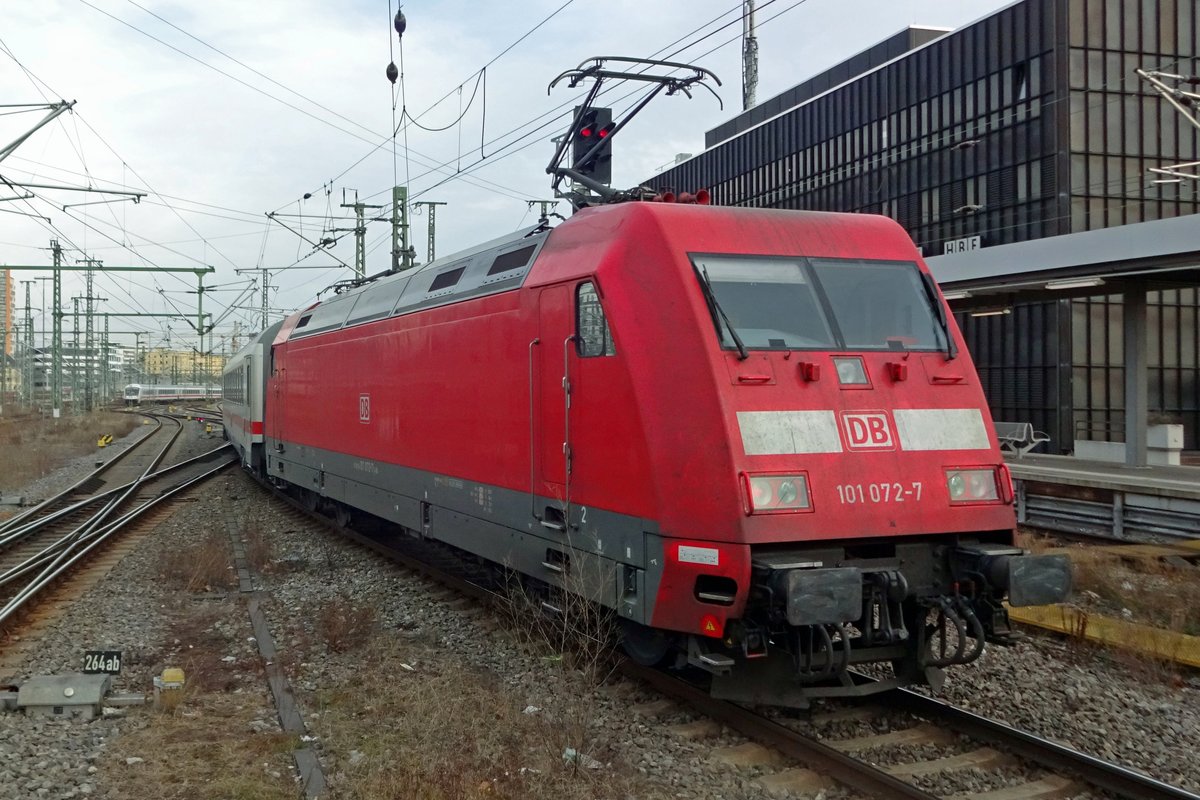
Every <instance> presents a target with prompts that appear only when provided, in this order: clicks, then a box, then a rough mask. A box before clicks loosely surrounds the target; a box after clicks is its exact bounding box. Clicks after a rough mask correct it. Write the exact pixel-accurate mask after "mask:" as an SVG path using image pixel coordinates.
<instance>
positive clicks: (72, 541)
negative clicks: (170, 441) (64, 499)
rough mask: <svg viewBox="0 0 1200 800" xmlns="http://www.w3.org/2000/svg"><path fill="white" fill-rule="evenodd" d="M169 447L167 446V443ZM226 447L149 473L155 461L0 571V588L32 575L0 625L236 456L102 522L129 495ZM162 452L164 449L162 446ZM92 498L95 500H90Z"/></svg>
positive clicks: (0, 616)
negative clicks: (80, 517) (154, 510)
mask: <svg viewBox="0 0 1200 800" xmlns="http://www.w3.org/2000/svg"><path fill="white" fill-rule="evenodd" d="M168 446H169V445H168ZM225 449H226V448H225V447H221V448H217V449H216V450H211V451H209V452H208V453H205V454H202V455H201V456H198V457H196V458H192V459H188V461H186V462H182V463H180V464H177V465H174V466H173V467H171V468H168V469H165V470H161V471H156V472H151V471H150V470H151V469H153V466H155V465H156V464H157V460H156V461H155V462H154V463H153V464H152V466H151V467H148V468H147V470H146V471H145V472H144V473H143V474H142V476H141V477H139V478H138V479H137V480H136V481H133V482H131V483H129V484H126V485H124V486H121V487H118V488H115V489H113V490H111V491H109V492H107V493H106V495H107V496H108V497H109V499H108V501H107V502H105V503H103V505H102V507H101V509H100V510H99V511H97V512H96V513H95V514H93V515H92V516H90V517H89V518H88V519H87V520H86V521H84V522H83V523H82V524H80V525H78V526H77V527H75V528H74V529H73V530H72V531H70V532H69V533H67V534H66V535H64V536H62V537H60V538H59V539H57V540H56V541H54V542H51V543H50V544H48V545H47V546H46V547H44V548H43V549H41V550H40V551H38V552H37V553H36V554H34V555H33V556H32V557H30V558H27V559H25V560H24V561H23V562H21V563H20V564H17V565H16V566H14V567H12V568H10V569H8V570H7V571H5V572H4V573H3V574H0V587H3V586H7V585H9V584H12V583H15V582H16V581H18V580H20V579H22V578H25V577H26V576H28V575H31V574H33V575H34V577H33V578H32V579H31V580H30V581H29V582H28V583H27V584H26V585H25V586H23V587H22V588H20V589H18V590H17V591H16V593H14V594H13V595H12V596H11V597H10V598H9V599H8V600H7V602H6V603H5V604H4V606H3V607H0V624H2V623H4V622H5V621H7V620H8V619H9V618H10V617H12V616H13V615H14V614H15V613H16V612H17V611H19V610H20V609H22V608H23V607H25V606H26V605H27V604H28V603H29V602H30V601H31V600H32V599H33V598H35V597H36V596H37V595H38V594H39V593H40V592H41V591H42V590H44V589H45V588H46V587H47V586H48V585H50V584H51V583H52V582H54V581H55V580H56V579H58V578H59V577H61V576H62V575H63V574H64V573H65V572H67V571H68V570H70V569H71V568H72V567H74V566H76V565H77V564H79V563H80V561H81V560H83V559H84V558H86V557H87V555H88V554H89V553H91V552H92V551H93V550H95V549H96V548H97V547H99V546H100V545H101V544H103V543H104V542H106V541H107V540H108V539H110V538H111V537H112V536H113V535H114V534H116V533H118V532H119V531H121V530H122V529H124V528H125V526H126V525H128V524H129V523H130V522H133V521H134V520H136V519H138V518H139V517H141V516H142V515H144V514H145V513H146V512H148V511H149V510H150V509H152V508H154V507H155V506H157V505H158V504H159V503H162V502H164V501H165V500H167V499H168V498H171V497H173V496H174V495H176V494H178V493H179V492H181V491H184V490H185V489H188V488H190V487H191V486H193V485H195V484H196V483H198V482H200V481H203V480H206V479H208V478H210V477H212V476H213V475H215V474H216V473H218V472H220V471H221V470H223V469H226V468H227V467H229V466H230V465H232V464H234V463H235V459H233V458H227V459H225V460H224V462H223V463H219V464H217V465H216V466H215V467H212V468H211V469H207V470H204V471H203V472H201V473H200V474H198V475H194V476H191V477H188V478H186V479H184V480H182V481H179V482H177V483H175V484H173V485H171V486H168V487H167V488H165V489H163V490H161V491H159V492H158V493H157V494H155V495H154V496H152V497H149V498H148V499H146V500H144V501H142V502H140V503H138V504H137V505H135V506H134V507H133V508H131V509H129V510H127V511H125V512H123V513H122V514H121V515H120V516H119V517H117V518H115V519H113V520H112V521H109V522H107V523H105V520H106V519H107V518H108V516H110V515H111V513H112V512H113V511H114V510H116V509H117V508H119V507H120V506H121V505H122V504H123V503H124V502H125V501H126V500H127V499H128V498H129V497H130V496H131V494H132V493H133V492H134V491H136V490H139V489H142V488H144V487H145V485H146V484H147V483H148V482H149V481H150V480H152V479H154V478H157V477H160V476H162V475H165V474H167V473H169V472H173V471H176V470H177V469H180V468H182V467H185V466H190V465H194V464H196V463H197V462H198V461H200V460H202V459H206V458H210V457H211V456H212V455H213V454H214V453H216V452H219V451H221V450H225ZM164 452H165V448H164ZM93 500H94V499H93ZM32 524H34V525H37V526H45V525H49V524H50V522H49V520H47V519H43V520H37V521H35V522H34V523H32Z"/></svg>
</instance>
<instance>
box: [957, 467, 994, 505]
mask: <svg viewBox="0 0 1200 800" xmlns="http://www.w3.org/2000/svg"><path fill="white" fill-rule="evenodd" d="M996 473H997V469H996V468H995V467H987V468H985V469H948V470H946V489H947V490H948V491H949V492H950V502H951V503H955V504H957V503H996V502H999V501H1000V492H999V480H998V479H997V478H998V476H997V474H996ZM1006 502H1008V501H1006Z"/></svg>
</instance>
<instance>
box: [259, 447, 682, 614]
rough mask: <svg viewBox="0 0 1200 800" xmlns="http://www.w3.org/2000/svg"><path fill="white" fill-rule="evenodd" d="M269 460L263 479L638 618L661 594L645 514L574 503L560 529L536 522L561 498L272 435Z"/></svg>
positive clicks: (652, 529)
mask: <svg viewBox="0 0 1200 800" xmlns="http://www.w3.org/2000/svg"><path fill="white" fill-rule="evenodd" d="M281 445H282V447H281ZM265 455H266V461H267V463H266V473H267V475H268V476H270V477H271V478H273V479H275V480H277V481H284V482H286V483H289V484H291V485H293V486H296V487H299V488H301V489H304V490H307V491H309V492H313V493H314V494H316V495H318V496H319V497H322V498H326V499H327V500H333V501H337V502H340V503H343V504H345V505H347V506H350V507H352V508H355V509H360V510H362V511H365V512H367V513H369V514H372V515H374V516H376V517H379V518H381V519H384V520H387V521H389V522H392V523H395V524H397V525H400V526H402V527H404V528H406V529H408V530H409V531H411V532H414V533H416V534H418V535H420V536H423V537H428V538H430V539H434V540H437V541H440V542H444V543H445V544H448V545H452V546H454V547H457V548H459V549H460V550H464V551H466V552H469V553H472V554H475V555H477V556H480V557H481V558H483V559H486V560H487V561H490V562H492V563H494V564H497V565H500V566H503V567H507V568H509V569H512V570H514V571H516V572H519V573H521V574H523V575H528V576H531V577H534V578H536V579H538V580H540V581H543V582H545V583H547V584H550V585H553V586H559V587H562V588H566V589H569V590H570V591H571V592H572V593H574V594H578V595H581V596H583V597H586V598H588V599H590V600H593V601H595V602H598V603H600V604H601V605H603V606H606V607H608V608H611V609H613V610H614V611H616V612H617V613H618V614H619V615H620V616H622V617H625V618H627V619H630V620H632V621H635V622H639V623H642V624H648V622H649V620H650V618H651V615H652V612H653V607H652V605H653V598H654V594H653V592H652V591H649V589H651V588H654V589H656V588H657V586H658V583H659V576H658V574H657V570H660V569H661V565H662V563H663V562H662V560H661V558H659V559H654V563H653V564H652V565H651V570H653V571H654V574H647V554H646V540H647V537H648V534H649V535H650V536H651V537H652V538H657V537H653V532H655V531H656V526H655V525H653V524H648V523H647V521H645V520H643V519H641V518H639V517H635V516H631V515H628V514H620V513H616V512H612V511H607V510H605V509H597V508H592V507H584V506H579V505H573V506H572V507H571V508H570V509H569V510H567V513H566V515H564V516H568V515H569V520H565V522H566V523H569V524H566V525H564V526H559V527H562V529H559V527H556V526H554V525H546V524H543V522H542V521H541V520H539V519H538V518H537V517H536V516H535V511H539V510H541V509H545V508H548V507H559V508H561V503H560V501H559V500H558V499H556V498H551V497H542V496H531V495H530V494H529V493H527V492H519V491H514V490H512V489H507V488H504V487H500V486H496V485H493V484H487V483H481V482H477V481H471V480H467V479H463V478H459V477H455V476H448V475H441V474H437V473H434V472H429V471H426V470H420V469H415V468H411V467H403V466H399V465H396V464H389V463H386V462H381V461H376V460H371V459H362V458H357V457H354V456H350V455H346V454H344V453H336V452H332V451H328V450H321V449H317V448H313V447H308V446H305V445H297V444H292V443H287V442H283V443H281V442H279V441H278V440H273V439H271V438H269V437H268V438H267V440H266V447H265Z"/></svg>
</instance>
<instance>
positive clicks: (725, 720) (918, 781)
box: [621, 662, 1200, 800]
mask: <svg viewBox="0 0 1200 800" xmlns="http://www.w3.org/2000/svg"><path fill="white" fill-rule="evenodd" d="M621 671H622V673H623V674H624V675H625V676H626V677H628V678H630V679H633V680H637V681H639V682H641V683H643V684H645V685H647V686H650V687H652V688H653V689H654V690H655V691H657V692H659V693H661V694H663V695H666V696H668V697H670V698H672V699H673V700H675V701H677V702H679V703H682V704H684V705H685V706H687V707H689V708H691V709H693V710H695V711H698V712H699V713H701V714H703V715H704V716H706V717H708V718H709V719H711V720H715V721H718V722H720V723H722V724H724V725H726V726H728V727H729V728H732V729H733V730H735V731H737V732H738V733H740V734H742V735H743V736H745V737H747V738H748V739H750V740H751V741H752V742H753V745H752V746H750V747H749V748H747V747H746V746H743V747H742V748H731V750H733V751H734V753H733V754H732V755H737V754H738V751H739V750H740V753H742V754H744V757H745V761H744V762H743V763H757V764H760V765H773V766H775V767H776V768H777V769H779V768H780V766H781V762H780V760H779V759H772V758H771V756H770V753H778V754H780V755H782V756H783V757H785V759H791V760H793V761H797V762H800V763H801V764H803V765H804V766H803V768H799V769H797V768H795V767H793V768H791V769H787V768H786V765H784V767H783V768H782V769H780V771H777V772H774V773H771V774H769V775H767V776H764V777H763V778H760V783H761V784H762V785H763V786H764V788H775V787H782V788H789V787H791V788H811V789H814V790H815V789H819V788H824V787H823V785H822V783H821V781H820V780H819V778H818V777H816V776H814V775H813V774H811V773H812V772H815V773H819V775H820V776H826V777H827V778H829V779H832V780H833V781H836V782H837V783H839V784H842V785H844V786H847V787H849V788H852V789H855V790H857V791H859V792H862V793H864V794H868V795H870V796H872V797H883V798H888V800H893V799H895V800H934V798H940V797H943V796H944V795H939V794H937V793H934V792H933V791H931V790H930V788H929V785H928V781H927V779H929V778H932V777H934V776H938V775H946V774H952V773H955V772H965V771H968V770H970V771H973V778H974V779H975V780H976V781H982V782H983V783H985V784H987V783H992V784H995V785H996V788H992V789H986V790H983V791H976V792H959V793H956V794H955V796H958V797H974V798H977V799H978V800H983V799H984V798H986V799H987V800H1035V799H1036V798H1043V799H1048V798H1066V797H1080V796H1090V795H1095V794H1097V793H1098V792H1099V793H1105V794H1107V795H1111V796H1115V797H1121V798H1127V799H1128V800H1196V799H1197V797H1200V796H1198V795H1196V794H1194V793H1192V792H1189V791H1187V790H1185V789H1181V788H1179V787H1175V786H1171V785H1169V784H1166V783H1164V782H1162V781H1159V780H1156V779H1154V778H1152V777H1150V776H1148V775H1145V774H1143V773H1141V772H1138V771H1136V770H1132V769H1129V768H1126V767H1123V766H1121V765H1119V764H1114V763H1111V762H1108V761H1104V760H1103V759H1100V758H1096V757H1094V756H1090V755H1087V754H1085V753H1081V752H1079V751H1077V750H1073V749H1071V748H1070V747H1067V746H1065V745H1062V744H1059V743H1057V742H1053V741H1050V740H1048V739H1045V738H1042V737H1039V736H1036V735H1034V734H1032V733H1029V732H1026V731H1022V730H1020V729H1017V728H1013V727H1011V726H1009V725H1006V724H1005V723H1003V722H998V721H996V720H992V719H988V718H986V717H982V716H979V715H977V714H974V713H971V712H969V711H966V710H964V709H961V708H958V707H956V706H952V705H950V704H948V703H944V702H942V701H939V700H935V699H933V698H930V697H927V696H925V695H922V694H919V693H917V692H913V691H909V690H906V689H894V690H890V691H887V692H884V693H881V694H879V695H875V696H873V697H872V698H871V699H870V700H869V701H867V702H865V703H863V704H857V705H849V704H847V705H845V706H844V707H843V708H840V709H837V710H833V711H824V712H818V713H815V714H813V715H812V716H811V717H809V718H807V719H805V718H797V719H796V720H795V722H796V723H797V727H799V726H803V727H804V728H807V729H808V730H804V731H802V730H798V729H797V727H793V726H792V725H790V724H786V723H787V722H789V721H788V720H784V721H781V720H780V719H779V718H776V719H773V718H771V717H769V716H765V715H763V714H759V713H757V712H755V711H753V710H751V709H748V708H744V707H742V706H739V705H737V704H734V703H729V702H726V701H723V700H715V699H713V698H712V697H710V696H709V695H708V694H707V692H705V691H704V690H703V689H702V688H699V687H697V686H695V685H694V684H692V683H690V682H688V681H687V680H684V679H682V678H680V677H678V676H675V675H672V674H669V673H666V672H663V671H661V670H655V669H649V668H645V667H641V666H638V665H636V664H633V663H632V662H624V663H623V664H622V665H621ZM858 680H859V681H861V682H864V683H865V682H870V679H869V678H866V677H863V676H858ZM897 714H900V715H901V718H900V719H897V718H896V715H897ZM876 719H880V720H882V719H886V720H887V727H888V729H889V730H888V731H887V732H884V733H866V734H863V735H858V736H853V735H852V736H849V737H845V736H842V737H837V736H835V735H824V734H822V733H821V731H822V729H823V728H824V727H826V726H830V727H834V726H832V725H830V724H831V723H845V722H850V721H859V722H863V723H869V722H870V721H871V720H876ZM901 726H903V727H901ZM756 748H757V749H758V751H759V752H757V753H756V752H755V749H756ZM906 748H913V749H915V750H916V751H917V752H919V753H922V754H926V753H933V754H936V755H934V756H933V757H930V758H921V757H918V758H916V759H913V758H911V757H906V756H905V755H904V752H905V749H906ZM897 751H898V752H897ZM946 751H950V754H948V755H942V754H941V753H943V752H946ZM731 761H733V762H736V759H731ZM881 763H882V764H886V766H879V764H881ZM1006 773H1007V774H1006ZM1014 773H1022V774H1025V775H1027V776H1029V777H1028V778H1027V779H1024V780H1022V781H1021V782H1016V783H1014V782H1013V781H1012V780H1011V778H1010V777H1009V776H1011V775H1012V774H1014Z"/></svg>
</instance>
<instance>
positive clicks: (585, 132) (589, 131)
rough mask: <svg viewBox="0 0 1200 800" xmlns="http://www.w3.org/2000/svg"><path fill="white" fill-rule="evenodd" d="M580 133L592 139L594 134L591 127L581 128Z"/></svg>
mask: <svg viewBox="0 0 1200 800" xmlns="http://www.w3.org/2000/svg"><path fill="white" fill-rule="evenodd" d="M579 135H580V136H582V137H583V138H585V139H590V138H591V136H592V129H591V128H580V129H579Z"/></svg>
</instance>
